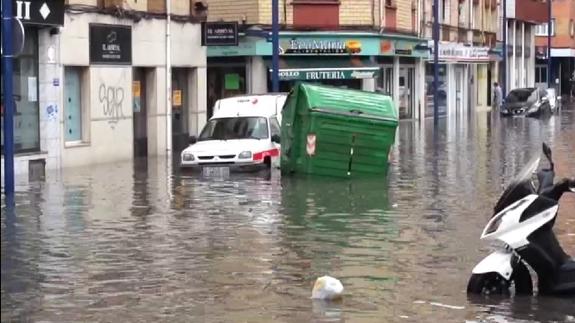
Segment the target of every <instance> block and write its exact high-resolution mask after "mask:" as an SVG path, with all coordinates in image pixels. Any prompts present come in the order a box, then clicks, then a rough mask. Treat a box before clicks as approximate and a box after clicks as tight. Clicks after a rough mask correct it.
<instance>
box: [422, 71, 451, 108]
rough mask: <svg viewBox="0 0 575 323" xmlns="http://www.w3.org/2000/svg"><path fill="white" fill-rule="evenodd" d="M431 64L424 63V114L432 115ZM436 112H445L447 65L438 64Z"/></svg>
mask: <svg viewBox="0 0 575 323" xmlns="http://www.w3.org/2000/svg"><path fill="white" fill-rule="evenodd" d="M433 72H434V68H433V64H431V63H427V64H425V116H426V117H429V116H433V109H434V107H433V97H434V89H433ZM438 83H439V84H438V89H439V90H438V92H437V96H438V110H439V111H438V112H439V115H441V116H444V115H446V114H447V86H448V84H447V65H445V64H440V65H439V78H438Z"/></svg>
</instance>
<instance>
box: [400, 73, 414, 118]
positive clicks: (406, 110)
mask: <svg viewBox="0 0 575 323" xmlns="http://www.w3.org/2000/svg"><path fill="white" fill-rule="evenodd" d="M414 89H415V67H413V66H408V67H401V68H400V69H399V118H401V119H411V118H413V111H414V106H415V98H414V96H413V93H414Z"/></svg>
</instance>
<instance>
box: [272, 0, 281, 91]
mask: <svg viewBox="0 0 575 323" xmlns="http://www.w3.org/2000/svg"><path fill="white" fill-rule="evenodd" d="M279 29H280V26H279V1H278V0H272V91H273V92H279V91H280V81H279V65H280V64H279Z"/></svg>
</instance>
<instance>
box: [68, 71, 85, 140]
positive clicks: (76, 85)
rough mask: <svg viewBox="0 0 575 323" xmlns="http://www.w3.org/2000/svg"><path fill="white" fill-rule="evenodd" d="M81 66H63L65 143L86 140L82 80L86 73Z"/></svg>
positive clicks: (83, 83) (83, 82)
mask: <svg viewBox="0 0 575 323" xmlns="http://www.w3.org/2000/svg"><path fill="white" fill-rule="evenodd" d="M85 71H86V69H85V68H83V67H75V66H67V67H65V68H64V139H65V141H66V143H82V142H87V141H88V138H87V129H88V127H86V126H85V121H84V120H86V115H87V114H86V113H85V112H84V111H85V106H86V104H85V103H84V97H85V95H84V93H85V90H84V86H85V85H86V83H87V82H85V81H84V78H85V77H86V75H87V73H86V72H85Z"/></svg>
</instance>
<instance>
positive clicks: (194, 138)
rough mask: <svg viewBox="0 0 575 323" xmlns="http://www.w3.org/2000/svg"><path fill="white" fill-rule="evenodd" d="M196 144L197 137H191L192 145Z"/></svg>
mask: <svg viewBox="0 0 575 323" xmlns="http://www.w3.org/2000/svg"><path fill="white" fill-rule="evenodd" d="M196 142H198V138H197V137H196V136H190V145H193V144H195V143H196Z"/></svg>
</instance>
